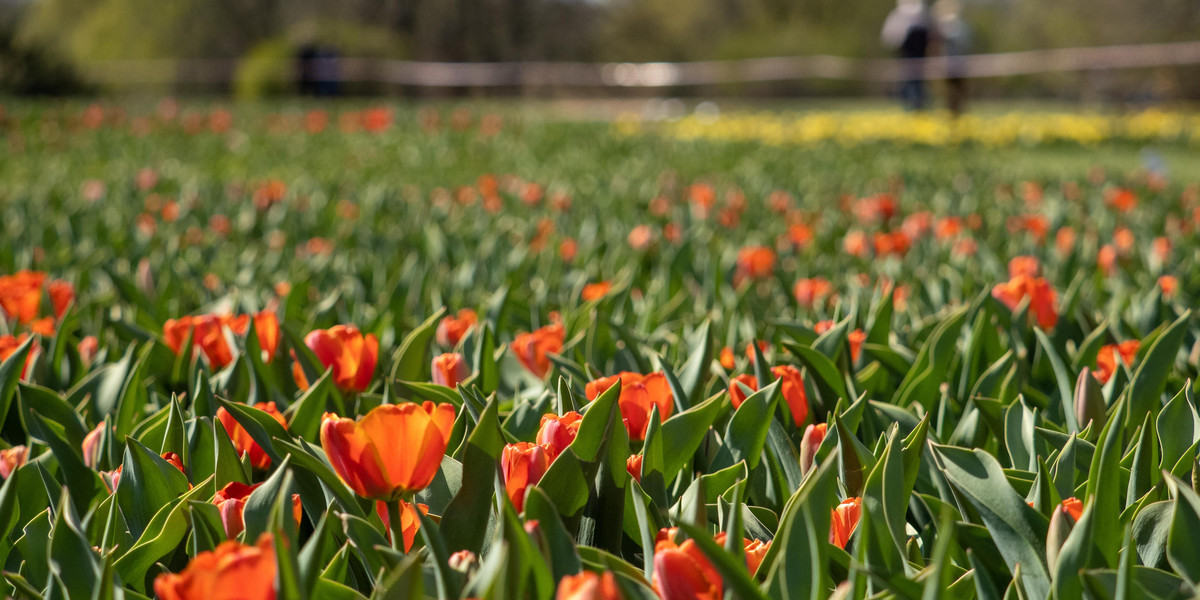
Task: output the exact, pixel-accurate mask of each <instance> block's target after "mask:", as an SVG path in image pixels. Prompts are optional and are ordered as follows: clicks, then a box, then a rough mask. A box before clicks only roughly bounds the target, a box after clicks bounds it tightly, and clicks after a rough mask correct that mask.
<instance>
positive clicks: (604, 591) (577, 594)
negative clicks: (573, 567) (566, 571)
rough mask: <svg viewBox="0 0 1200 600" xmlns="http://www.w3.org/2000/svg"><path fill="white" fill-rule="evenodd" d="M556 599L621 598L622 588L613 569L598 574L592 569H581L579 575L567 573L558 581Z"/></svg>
mask: <svg viewBox="0 0 1200 600" xmlns="http://www.w3.org/2000/svg"><path fill="white" fill-rule="evenodd" d="M554 598H555V600H621V598H622V596H621V588H620V587H618V586H617V578H616V577H614V576H613V574H612V571H605V572H604V574H603V575H597V574H596V573H594V572H592V571H580V572H579V574H578V575H567V576H566V577H563V578H562V580H560V581H559V582H558V591H557V592H556V593H555V596H554Z"/></svg>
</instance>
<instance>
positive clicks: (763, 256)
mask: <svg viewBox="0 0 1200 600" xmlns="http://www.w3.org/2000/svg"><path fill="white" fill-rule="evenodd" d="M774 273H775V251H774V250H771V249H770V248H767V247H765V246H748V247H746V248H742V249H741V250H740V251H738V257H737V277H736V278H737V279H739V280H742V279H747V278H748V279H766V278H768V277H770V276H771V275H772V274H774Z"/></svg>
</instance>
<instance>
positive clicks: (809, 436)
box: [800, 423, 829, 474]
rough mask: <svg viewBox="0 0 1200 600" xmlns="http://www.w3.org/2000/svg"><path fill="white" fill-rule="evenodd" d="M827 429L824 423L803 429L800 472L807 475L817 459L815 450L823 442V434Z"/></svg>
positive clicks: (827, 426)
mask: <svg viewBox="0 0 1200 600" xmlns="http://www.w3.org/2000/svg"><path fill="white" fill-rule="evenodd" d="M828 428H829V425H828V424H826V423H816V424H813V425H809V426H808V427H805V428H804V439H803V440H802V441H801V442H800V472H801V473H806V474H807V473H808V472H809V471H810V470H812V468H813V463H814V462H815V461H816V459H817V449H818V448H820V447H821V442H824V441H825V433H826V430H827V429H828Z"/></svg>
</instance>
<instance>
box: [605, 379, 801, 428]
mask: <svg viewBox="0 0 1200 600" xmlns="http://www.w3.org/2000/svg"><path fill="white" fill-rule="evenodd" d="M771 374H772V375H774V376H775V378H776V379H781V380H782V382H781V383H780V390H779V391H780V393H781V394H783V400H784V402H787V405H788V410H790V411H791V412H792V420H793V421H794V422H795V423H796V427H800V426H801V425H803V424H804V421H805V419H807V418H808V393H807V392H805V391H804V377H803V376H801V375H800V370H799V369H797V368H796V367H793V366H791V365H778V366H776V367H773V368H772V369H771ZM738 384H742V385H745V386H746V387H748V388H750V390H751V391H758V379H757V378H755V377H754V376H753V375H750V374H742V375H738V376H737V377H734V378H733V382H731V383H730V384H729V396H730V399H731V400H733V407H734V408H735V409H737V408H739V407H741V405H742V403H743V402H745V401H746V393H745V392H743V391H742V389H741V386H740V385H738ZM622 394H624V391H623V390H622Z"/></svg>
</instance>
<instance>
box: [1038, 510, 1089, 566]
mask: <svg viewBox="0 0 1200 600" xmlns="http://www.w3.org/2000/svg"><path fill="white" fill-rule="evenodd" d="M1082 515H1083V503H1082V502H1080V501H1079V500H1078V499H1076V498H1067V499H1066V500H1063V501H1062V504H1060V505H1058V506H1057V507H1055V509H1054V514H1052V515H1050V529H1049V531H1047V532H1046V564H1047V565H1048V566H1049V567H1050V570H1051V571H1053V570H1054V565H1056V564H1058V553H1059V551H1060V550H1062V547H1063V544H1065V543H1067V536H1069V535H1071V530H1072V529H1074V528H1075V523H1076V522H1077V521H1079V518H1080V517H1081V516H1082Z"/></svg>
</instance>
